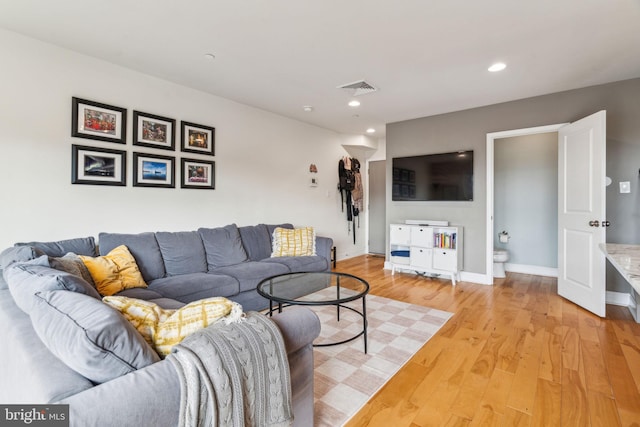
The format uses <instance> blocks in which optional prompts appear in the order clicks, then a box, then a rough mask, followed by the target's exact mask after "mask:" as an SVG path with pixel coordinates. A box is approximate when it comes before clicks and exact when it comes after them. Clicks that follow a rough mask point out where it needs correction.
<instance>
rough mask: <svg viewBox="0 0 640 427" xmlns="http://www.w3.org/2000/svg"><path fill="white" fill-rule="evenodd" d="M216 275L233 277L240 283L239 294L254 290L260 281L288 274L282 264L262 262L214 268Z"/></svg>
mask: <svg viewBox="0 0 640 427" xmlns="http://www.w3.org/2000/svg"><path fill="white" fill-rule="evenodd" d="M213 272H214V273H216V274H225V275H228V276H231V277H235V278H236V279H237V280H238V282H240V292H244V291H248V290H255V289H256V287H257V286H258V283H260V281H261V280H262V279H266V278H267V277H270V276H275V275H277V274H285V273H289V268H288V267H287V266H285V265H283V264H278V263H267V262H262V261H247V262H243V263H240V264H236V265H230V266H227V267H220V268H216V269H215V270H214V271H213Z"/></svg>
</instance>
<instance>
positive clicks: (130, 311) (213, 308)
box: [102, 296, 243, 356]
mask: <svg viewBox="0 0 640 427" xmlns="http://www.w3.org/2000/svg"><path fill="white" fill-rule="evenodd" d="M102 301H103V302H105V303H106V304H108V305H110V306H111V307H113V308H115V309H116V310H118V311H120V312H121V313H122V314H123V315H124V317H125V318H126V319H127V320H128V321H129V322H131V324H132V325H133V326H134V327H135V328H136V329H137V330H138V332H140V334H141V335H142V336H143V337H144V339H145V340H146V341H147V342H148V343H149V344H150V345H151V346H152V347H154V348H155V349H156V351H157V352H158V353H159V354H160V355H161V356H166V355H167V354H169V353H171V349H172V348H173V346H175V345H176V344H179V343H180V342H181V341H182V340H183V339H184V338H186V337H187V336H189V335H191V334H192V333H194V332H196V331H198V330H200V329H202V328H206V327H207V326H209V325H212V324H214V323H216V322H218V321H224V322H226V323H231V322H236V321H238V320H240V319H241V318H242V315H243V314H242V306H241V305H240V304H238V303H236V302H233V301H230V300H228V299H227V298H223V297H214V298H205V299H202V300H198V301H194V302H192V303H189V304H187V305H185V306H184V307H181V308H179V309H177V310H172V309H164V308H162V307H160V306H159V305H158V304H155V303H153V302H150V301H144V300H141V299H136V298H128V297H119V296H106V297H104V298H103V299H102Z"/></svg>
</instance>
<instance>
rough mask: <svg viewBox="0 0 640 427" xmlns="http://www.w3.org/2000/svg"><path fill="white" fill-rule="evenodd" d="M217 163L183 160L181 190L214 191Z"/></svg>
mask: <svg viewBox="0 0 640 427" xmlns="http://www.w3.org/2000/svg"><path fill="white" fill-rule="evenodd" d="M215 168H216V163H215V162H212V161H208V160H195V159H182V167H181V170H180V176H181V177H182V178H181V179H180V188H199V189H206V190H213V189H214V188H216V187H215Z"/></svg>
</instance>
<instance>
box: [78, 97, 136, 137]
mask: <svg viewBox="0 0 640 427" xmlns="http://www.w3.org/2000/svg"><path fill="white" fill-rule="evenodd" d="M71 136H75V137H77V138H86V139H95V140H99V141H108V142H115V143H118V144H126V138H127V110H126V109H125V108H120V107H114V106H113V105H107V104H101V103H99V102H94V101H87V100H86V99H80V98H76V97H73V98H72V102H71Z"/></svg>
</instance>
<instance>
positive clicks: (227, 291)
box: [149, 273, 240, 303]
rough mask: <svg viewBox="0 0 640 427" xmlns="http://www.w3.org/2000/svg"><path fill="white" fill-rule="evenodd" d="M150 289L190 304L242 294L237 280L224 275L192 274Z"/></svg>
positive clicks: (154, 283) (155, 283) (158, 281)
mask: <svg viewBox="0 0 640 427" xmlns="http://www.w3.org/2000/svg"><path fill="white" fill-rule="evenodd" d="M149 289H151V290H152V291H155V292H157V293H159V294H160V295H162V296H163V297H166V298H172V299H175V300H178V301H181V302H184V303H189V302H192V301H196V300H199V299H202V298H209V297H228V296H231V295H235V294H237V293H238V292H240V285H239V283H238V281H237V280H236V279H234V278H233V277H230V276H225V275H222V274H211V273H191V274H183V275H182V276H172V277H165V278H162V279H156V280H154V281H152V282H151V283H149Z"/></svg>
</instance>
